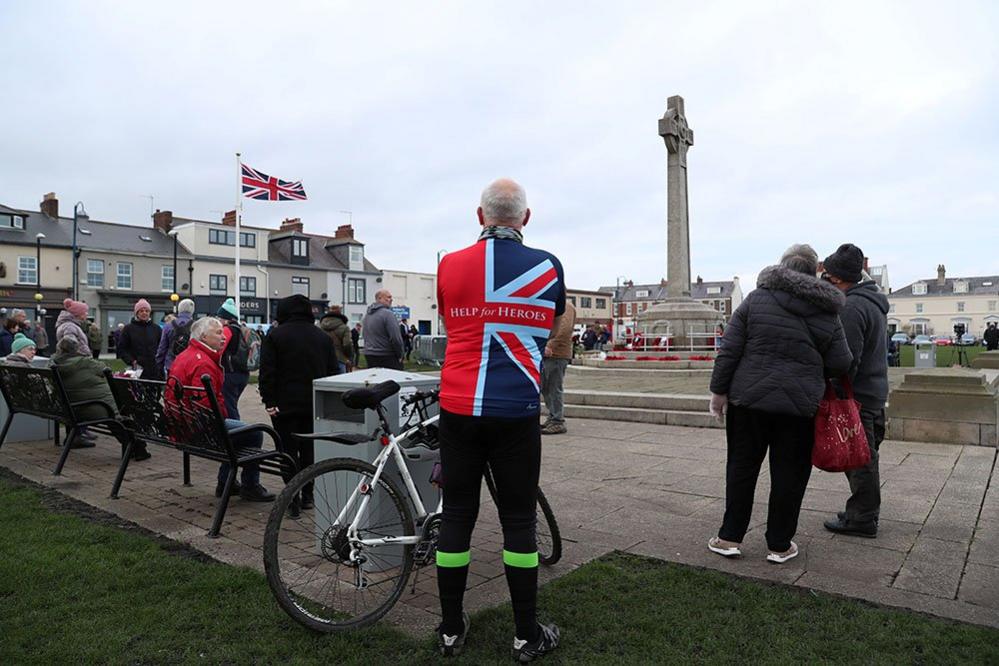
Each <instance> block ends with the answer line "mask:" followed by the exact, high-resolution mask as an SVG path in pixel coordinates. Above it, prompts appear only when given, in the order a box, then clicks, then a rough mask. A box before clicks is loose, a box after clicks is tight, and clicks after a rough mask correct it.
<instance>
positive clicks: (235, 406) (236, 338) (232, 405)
mask: <svg viewBox="0 0 999 666" xmlns="http://www.w3.org/2000/svg"><path fill="white" fill-rule="evenodd" d="M216 315H217V316H218V318H219V319H221V320H222V322H223V323H224V328H223V331H222V334H223V336H224V339H225V347H224V348H223V349H222V368H223V369H224V370H225V384H223V385H222V395H223V396H224V397H225V409H226V413H228V414H229V417H230V418H234V419H238V418H240V416H239V397H240V396H241V395H243V391H245V390H246V385H247V384H249V383H250V372H249V371H248V370H247V369H246V366H245V359H244V360H243V363H242V364H241V363H240V359H239V358H238V356H239V342H240V339H241V338H242V335H243V327H242V326H240V323H239V313H238V312H236V301H234V300H233V299H231V298H227V299H225V302H223V303H222V306H221V307H220V308H219V311H218V312H217V313H216Z"/></svg>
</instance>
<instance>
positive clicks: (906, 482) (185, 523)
mask: <svg viewBox="0 0 999 666" xmlns="http://www.w3.org/2000/svg"><path fill="white" fill-rule="evenodd" d="M241 411H242V412H243V416H244V419H246V420H250V421H263V420H265V418H264V416H265V415H264V413H263V408H262V407H261V406H260V403H259V397H258V396H257V393H256V390H255V387H254V386H250V387H249V389H248V390H247V391H246V393H245V394H244V396H243V400H242V401H241ZM265 446H268V444H266V443H265ZM150 450H151V452H152V454H153V458H152V459H151V460H149V461H145V462H140V463H133V464H132V465H130V467H129V471H128V475H127V476H126V478H125V483H124V485H123V487H122V491H121V498H120V499H118V500H112V499H110V498H109V497H108V495H109V492H110V489H111V483H112V481H113V478H114V473H115V470H116V469H117V465H118V459H117V454H118V451H119V447H118V444H117V443H116V442H112V441H111V440H109V439H106V438H102V439H101V440H100V441H99V442H98V446H97V447H96V448H93V449H84V450H78V451H73V452H72V453H71V454H70V457H69V461H68V463H67V465H66V468H65V470H64V472H63V475H62V476H61V477H54V476H52V475H51V469H52V467H53V465H54V464H55V461H56V460H57V457H58V449H56V448H55V447H54V446H52V443H51V441H49V442H21V443H11V444H6V445H4V446H3V448H0V466H3V467H6V468H9V469H10V470H12V471H13V472H15V473H17V474H20V475H22V476H24V477H27V478H29V479H31V480H33V481H36V482H38V483H41V484H44V485H46V486H48V487H50V488H54V489H56V490H58V491H60V492H62V493H65V494H67V495H69V496H72V497H74V498H77V499H79V500H82V501H84V502H86V503H88V504H91V505H93V506H96V507H99V508H101V509H104V510H107V511H110V512H112V513H114V514H117V515H118V516H120V517H122V518H124V519H126V520H129V521H133V522H135V523H137V524H138V525H140V526H142V527H144V528H146V529H149V530H152V531H154V532H157V533H160V534H163V535H165V536H167V537H169V538H171V539H175V540H177V541H181V542H184V543H186V544H190V545H191V546H193V547H194V548H197V549H199V550H202V551H204V552H205V553H208V554H209V555H211V556H212V557H215V558H217V559H219V560H222V561H224V562H228V563H232V564H237V565H245V566H249V567H252V568H254V569H258V570H262V569H263V561H262V557H261V542H262V539H263V532H264V525H265V522H266V520H267V515H268V511H269V509H270V505H269V504H264V505H261V504H252V503H245V502H242V501H240V500H239V499H238V498H234V499H233V501H232V502H231V504H230V508H229V511H228V513H227V516H226V521H225V524H224V525H223V528H222V532H223V534H222V537H220V538H218V539H209V538H207V536H206V532H207V530H208V527H209V525H210V522H211V517H212V512H213V510H214V505H215V497H214V495H213V491H214V487H215V472H216V467H215V466H214V465H212V464H210V463H207V462H206V461H202V460H192V481H193V485H192V486H191V487H184V486H183V485H182V484H181V456H180V454H179V453H177V452H175V451H171V450H168V449H165V448H161V447H151V449H150ZM881 451H882V454H881V478H882V495H883V501H884V505H883V509H882V513H881V525H880V532H879V536H878V538H877V539H859V538H854V537H844V536H838V535H833V534H831V533H829V532H827V531H826V530H824V529H823V527H822V521H823V520H824V519H826V518H829V517H830V516H831V515H832V514H833V513H834V512H835V511H837V510H839V509H841V508H842V507H843V505H844V502H845V500H846V497H847V484H846V480H845V479H844V478H843V475H841V474H826V473H823V472H819V471H815V472H814V473H813V474H812V478H811V482H810V484H809V487H808V492H807V494H806V495H805V500H804V509H803V511H802V515H801V522H800V526H799V531H798V536H797V537H796V541H797V543H798V545H799V547H800V548H801V550H802V554H801V556H799V557H798V558H797V559H795V560H792V561H791V562H789V563H787V564H785V565H780V566H778V565H772V564H768V563H767V562H765V561H764V556H765V555H766V552H767V551H766V544H765V541H764V538H763V532H764V530H765V519H766V499H767V492H768V491H769V478H768V475H767V474H766V473H764V474H763V475H762V477H761V480H760V486H759V488H758V492H757V505H756V509H755V511H754V516H753V522H752V526H751V530H750V532H749V534H748V535H747V536H746V540H745V542H744V547H743V552H744V557H743V558H742V559H740V560H725V559H722V558H721V557H718V556H717V555H713V554H712V553H709V552H708V551H707V549H706V548H705V542H706V541H707V539H708V538H709V537H710V536H712V535H714V534H715V533H716V531H717V529H718V525H719V524H720V521H721V516H722V512H723V510H724V503H725V501H724V495H725V484H724V475H725V435H724V431H721V430H710V429H700V428H681V427H671V426H657V425H648V424H640V423H622V422H611V421H598V420H570V422H569V434H567V435H563V436H554V437H546V438H545V440H544V461H543V464H542V486H543V488H544V490H545V492H546V494H547V495H548V497H549V499H550V501H551V503H552V505H553V508H554V510H555V513H556V516H557V518H558V522H559V525H560V527H561V530H562V535H563V539H564V541H565V544H564V548H565V554H564V556H563V559H562V561H561V562H560V563H559V564H557V565H556V566H554V567H551V568H545V567H542V573H541V577H542V581H546V580H550V579H551V578H554V577H557V576H561V575H563V574H565V573H567V572H569V571H571V570H572V569H573V568H575V567H578V566H580V565H581V564H583V563H585V562H587V561H589V560H591V559H593V558H595V557H598V556H600V555H602V554H604V553H607V552H610V551H613V550H621V551H626V552H631V553H637V554H641V555H647V556H652V557H656V558H661V559H664V560H669V561H672V562H679V563H683V564H689V565H693V566H698V567H707V568H712V569H717V570H720V571H726V572H730V573H733V574H737V575H740V576H747V577H752V578H758V579H763V580H768V581H776V582H780V583H786V584H790V585H795V586H799V587H802V588H812V589H816V590H822V591H825V592H830V593H834V594H841V595H846V596H850V597H856V598H860V599H866V600H870V601H874V602H878V603H882V604H887V605H890V606H898V607H903V608H910V609H915V610H917V611H923V612H927V613H932V614H934V615H940V616H944V617H948V618H954V619H957V620H963V621H968V622H975V623H979V624H985V625H990V626H995V627H999V557H997V556H996V554H995V552H996V550H999V488H997V486H999V481H997V480H993V479H994V476H995V467H996V450H995V449H991V448H984V447H973V446H963V447H962V446H955V445H946V444H931V443H913V442H895V441H886V442H885V443H884V444H883V446H882V449H881ZM264 483H265V484H266V485H268V486H269V487H270V488H272V489H274V490H277V489H279V484H280V482H279V481H278V480H277V479H276V478H275V477H267V476H265V478H264ZM501 548H502V536H501V532H500V529H499V524H498V521H497V518H496V512H495V510H494V508H493V507H492V506H491V505H490V504H489V502H488V494H486V495H485V499H484V501H483V508H482V512H481V515H480V521H479V526H478V528H477V530H476V532H475V535H474V539H473V546H472V551H473V555H472V565H471V573H470V576H469V585H470V586H471V589H470V591H469V592H468V595H467V600H468V606H469V608H470V609H472V610H476V609H480V608H483V607H487V606H491V605H494V604H498V603H502V602H504V601H506V600H507V599H508V593H507V588H506V582H505V580H504V579H503V566H502V562H501V560H500V550H501ZM411 582H412V581H411ZM663 594H664V595H668V594H669V590H663ZM402 601H403V603H400V604H399V605H397V607H396V608H395V609H394V610H393V611H392V613H391V614H390V615H389V616H388V617H389V620H390V621H392V622H394V623H395V624H397V625H399V626H401V627H403V628H405V629H408V630H410V631H416V632H420V631H424V630H428V629H429V628H430V627H432V626H433V625H434V624H435V623H436V622H437V616H436V613H437V595H436V581H435V580H434V575H433V568H432V567H431V568H428V569H425V570H423V571H422V572H421V574H420V576H419V579H418V580H417V582H416V587H415V592H413V593H411V592H410V591H409V590H407V591H406V593H405V594H404V595H403V598H402Z"/></svg>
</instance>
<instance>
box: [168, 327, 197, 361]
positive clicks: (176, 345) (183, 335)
mask: <svg viewBox="0 0 999 666" xmlns="http://www.w3.org/2000/svg"><path fill="white" fill-rule="evenodd" d="M193 323H194V319H193V318H192V319H190V320H189V321H188V322H187V323H186V324H183V325H182V326H177V325H174V327H173V342H172V343H171V344H170V354H172V355H173V357H174V358H177V357H178V356H180V353H181V352H182V351H184V350H185V349H187V345H188V344H190V342H191V324H193Z"/></svg>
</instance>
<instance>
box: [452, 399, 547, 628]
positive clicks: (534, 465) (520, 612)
mask: <svg viewBox="0 0 999 666" xmlns="http://www.w3.org/2000/svg"><path fill="white" fill-rule="evenodd" d="M440 442H441V447H440V450H441V465H442V470H443V474H444V515H443V520H442V524H441V532H440V539H439V540H438V544H437V588H438V590H439V592H440V599H441V614H442V615H443V621H442V631H443V633H445V634H448V635H455V634H457V633H460V631H461V628H462V619H461V615H462V598H463V597H464V594H465V583H466V581H467V579H468V563H469V562H470V561H471V554H470V550H469V546H470V542H471V539H472V529H473V528H474V527H475V519H476V518H477V517H478V515H479V493H480V492H481V489H482V474H483V471H484V469H485V466H486V463H489V467H490V469H491V470H492V473H493V478H494V479H495V480H496V493H497V498H496V503H497V505H498V507H497V508H498V509H499V518H500V523H501V524H502V525H503V564H504V569H505V570H506V581H507V585H509V587H510V600H511V601H512V602H513V615H514V621H515V623H516V627H517V638H520V639H522V640H528V641H530V640H534V639H535V638H536V634H537V613H536V605H537V597H538V547H537V543H536V541H535V532H534V529H535V516H536V509H535V504H536V503H537V494H538V475H539V473H540V470H541V426H540V423H539V421H538V417H537V416H531V417H528V418H517V419H501V418H493V417H478V416H461V415H458V414H451V413H449V412H446V411H444V410H441V419H440Z"/></svg>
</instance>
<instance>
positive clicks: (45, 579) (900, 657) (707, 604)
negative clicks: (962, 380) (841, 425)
mask: <svg viewBox="0 0 999 666" xmlns="http://www.w3.org/2000/svg"><path fill="white" fill-rule="evenodd" d="M57 504H59V505H62V506H65V505H66V500H65V498H63V497H62V496H61V495H58V494H57V493H55V492H54V491H51V490H39V489H37V487H35V486H29V485H25V484H23V483H22V482H20V481H18V480H16V479H15V478H14V477H12V476H11V475H9V474H0V553H2V554H3V555H2V557H0V663H2V664H23V663H44V664H50V663H171V664H173V663H200V664H215V663H278V662H280V663H292V664H305V663H322V664H344V663H365V664H410V663H435V662H437V661H438V659H437V658H436V654H435V652H434V643H433V640H432V638H431V637H429V636H428V637H426V638H413V637H411V636H408V635H405V634H403V633H401V632H400V631H398V630H396V629H394V628H392V627H391V626H390V625H388V624H386V623H383V624H380V625H378V626H375V627H373V628H370V629H367V630H363V631H358V632H354V633H350V634H338V635H316V634H313V633H311V632H309V631H307V630H305V629H303V628H301V627H299V626H298V625H297V624H295V623H294V622H292V621H291V620H290V619H288V618H287V617H286V616H285V615H284V614H283V613H282V612H281V611H280V610H279V609H278V607H277V605H276V604H275V603H274V601H273V600H272V599H271V595H270V592H269V590H268V588H267V584H266V582H265V581H264V578H263V576H262V575H261V574H259V573H257V572H255V571H250V570H248V569H238V568H234V567H230V566H226V565H223V564H219V563H216V562H212V561H209V560H207V558H204V557H199V556H196V555H195V556H192V552H191V551H189V550H186V549H185V548H183V547H181V546H178V545H177V544H173V543H172V542H167V541H165V540H163V539H153V538H150V537H149V536H146V535H145V534H143V533H140V532H138V531H136V530H134V529H123V528H122V527H120V526H111V525H106V524H99V523H98V522H94V521H93V520H91V519H87V518H82V517H79V516H77V515H73V514H70V513H64V512H63V511H65V509H54V508H53V507H54V506H55V505H57ZM105 522H107V521H105ZM112 522H114V521H112ZM540 609H541V613H542V615H543V617H546V618H553V619H555V620H557V621H558V623H559V624H560V626H561V627H562V632H563V636H564V639H565V643H564V645H563V647H562V648H560V649H559V651H558V652H557V653H555V655H553V658H551V659H548V660H547V662H548V663H594V664H606V663H628V664H631V663H649V662H665V663H685V664H686V663H719V662H724V663H731V662H735V661H739V662H747V663H757V662H762V663H816V662H822V661H839V662H851V663H865V664H869V663H976V664H978V663H996V662H999V631H996V630H992V629H987V628H982V627H977V626H972V625H965V624H958V623H954V622H950V621H946V620H939V619H935V618H930V617H926V616H922V615H916V614H913V613H907V612H904V611H898V610H891V609H883V608H877V607H874V606H871V605H869V604H865V603H862V602H856V601H851V600H846V599H840V598H836V597H830V596H827V595H824V594H816V593H810V592H807V591H802V590H798V589H792V588H787V587H784V586H779V585H765V584H760V583H756V582H751V581H745V580H741V579H738V578H734V577H731V576H728V575H725V574H722V573H718V572H713V571H702V570H697V569H691V568H688V567H683V566H679V565H673V564H669V563H665V562H660V561H657V560H650V559H645V558H640V557H634V556H625V555H622V554H613V555H609V556H607V557H604V558H602V559H600V560H597V561H595V562H592V563H590V564H588V565H586V566H584V567H582V568H580V569H578V570H576V571H574V572H572V573H570V574H569V575H567V576H565V577H563V578H561V579H559V580H557V581H554V582H552V583H550V584H549V585H547V586H545V587H544V588H543V589H542V591H541V596H540ZM511 638H512V620H511V617H510V609H509V606H503V607H499V608H494V609H490V610H487V611H484V612H481V613H478V614H476V615H475V616H473V618H472V630H471V633H470V635H469V645H468V649H467V651H466V653H465V656H464V657H463V658H462V659H459V660H457V661H458V663H471V664H483V663H502V664H505V663H510V658H509V646H510V642H511Z"/></svg>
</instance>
